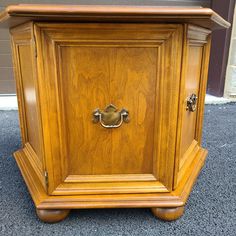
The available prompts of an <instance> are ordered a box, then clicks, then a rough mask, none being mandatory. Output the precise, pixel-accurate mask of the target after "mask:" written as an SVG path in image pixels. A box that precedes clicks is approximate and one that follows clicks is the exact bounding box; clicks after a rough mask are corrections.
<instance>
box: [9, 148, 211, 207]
mask: <svg viewBox="0 0 236 236" xmlns="http://www.w3.org/2000/svg"><path fill="white" fill-rule="evenodd" d="M206 155H207V151H206V150H205V149H200V150H199V152H198V154H197V156H196V158H195V159H194V161H193V162H192V164H191V166H190V171H189V173H190V174H189V175H185V176H184V178H183V179H182V180H181V182H180V184H179V186H178V187H177V189H176V190H175V191H173V192H171V193H155V194H151V193H149V194H128V195H127V194H110V195H105V194H104V195H76V196H49V195H47V194H46V192H45V190H44V189H43V186H42V184H41V182H40V181H39V179H38V177H37V175H36V174H35V171H34V169H33V168H32V167H31V166H30V163H29V161H28V160H27V157H26V156H25V153H24V152H23V151H22V150H19V151H17V152H15V153H14V157H15V159H16V161H17V164H18V166H19V168H20V171H21V174H22V176H23V178H24V180H25V183H26V185H27V187H28V189H29V192H30V194H31V197H32V199H33V201H34V203H35V206H36V208H37V209H80V208H122V207H124V208H131V207H136V208H143V207H166V208H168V207H179V206H183V205H185V203H186V201H187V198H188V196H189V194H190V192H191V189H192V187H193V184H194V182H195V181H196V179H197V176H198V174H199V172H200V170H201V168H202V166H203V164H204V161H205V158H206Z"/></svg>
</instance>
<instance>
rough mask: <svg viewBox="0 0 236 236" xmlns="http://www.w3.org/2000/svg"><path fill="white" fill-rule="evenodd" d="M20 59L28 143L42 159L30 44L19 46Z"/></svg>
mask: <svg viewBox="0 0 236 236" xmlns="http://www.w3.org/2000/svg"><path fill="white" fill-rule="evenodd" d="M18 53H19V55H18V57H19V65H20V68H19V69H20V77H21V82H22V89H23V91H22V92H23V96H24V105H25V116H26V127H27V131H26V132H27V141H28V142H29V143H30V145H31V146H32V148H33V149H34V151H35V152H36V154H37V156H38V157H39V158H40V157H41V155H40V154H41V152H40V145H39V143H40V142H39V127H38V123H39V119H38V115H37V107H36V91H35V84H34V79H33V67H32V58H31V45H30V42H28V43H26V44H22V45H18Z"/></svg>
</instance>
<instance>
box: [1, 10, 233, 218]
mask: <svg viewBox="0 0 236 236" xmlns="http://www.w3.org/2000/svg"><path fill="white" fill-rule="evenodd" d="M0 19H2V21H3V26H7V27H10V28H11V29H10V32H11V38H12V50H13V61H14V66H15V78H16V85H17V93H18V102H19V114H20V124H21V133H22V142H23V147H22V149H21V150H19V151H17V152H16V153H14V156H15V158H16V161H17V163H18V165H19V168H20V170H21V173H22V175H23V177H24V179H25V182H26V184H27V186H28V188H29V191H30V193H31V195H32V198H33V200H34V203H35V205H36V209H37V214H38V216H39V218H40V219H42V220H43V221H47V222H55V221H59V220H61V219H63V218H65V217H66V216H67V215H68V213H69V210H70V209H74V208H75V209H76V208H109V207H150V208H152V211H153V213H154V214H155V215H156V216H158V217H159V218H161V219H164V220H174V219H177V218H178V217H180V216H181V215H182V214H183V210H184V208H183V206H184V204H185V202H186V200H187V197H188V195H189V193H190V190H191V188H192V185H193V183H194V181H195V179H196V177H197V175H198V173H199V171H200V169H201V167H202V165H203V163H204V160H205V157H206V154H207V151H206V150H205V149H203V148H202V147H201V131H202V118H203V107H204V95H205V90H206V79H207V69H208V59H209V48H210V34H211V31H212V29H215V28H220V27H228V26H229V24H228V23H227V22H226V21H224V20H223V19H222V18H220V17H219V16H218V15H217V14H215V13H214V12H213V11H211V10H210V9H204V8H203V9H201V8H199V9H198V8H194V9H191V8H186V9H185V8H170V9H168V8H159V7H154V8H153V7H151V8H149V7H118V6H113V7H112V6H106V7H105V6H100V7H98V6H75V7H73V8H72V7H70V6H47V5H42V6H34V5H18V6H11V7H8V8H7V9H6V10H5V12H3V13H2V15H0ZM203 26H205V27H203Z"/></svg>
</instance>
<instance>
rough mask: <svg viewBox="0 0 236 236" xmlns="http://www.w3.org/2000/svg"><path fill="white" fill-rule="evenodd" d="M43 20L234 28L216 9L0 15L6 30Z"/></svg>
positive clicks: (15, 10)
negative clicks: (180, 23)
mask: <svg viewBox="0 0 236 236" xmlns="http://www.w3.org/2000/svg"><path fill="white" fill-rule="evenodd" d="M42 18H43V19H44V20H48V21H53V20H54V21H55V20H57V21H58V20H64V21H65V20H67V21H77V22H78V21H79V22H85V21H100V22H111V21H112V22H121V21H124V20H125V21H127V22H135V21H136V22H137V21H139V22H147V21H149V22H150V21H151V22H168V21H171V22H175V23H176V22H182V23H188V22H190V23H194V22H195V23H196V24H198V25H200V26H203V27H204V26H205V27H206V28H213V29H218V28H229V27H230V23H229V22H227V21H226V20H224V19H223V18H222V17H221V16H220V15H218V14H217V13H216V12H214V11H213V10H212V9H210V8H201V7H199V8H197V7H192V8H191V7H165V6H163V7H160V6H127V5H120V6H112V5H62V4H58V5H48V4H18V5H10V6H8V7H6V8H5V9H4V10H3V11H2V12H0V23H1V24H2V25H3V27H4V26H5V27H6V26H7V27H9V26H13V25H16V24H17V23H18V24H19V23H22V22H26V21H30V20H40V19H42Z"/></svg>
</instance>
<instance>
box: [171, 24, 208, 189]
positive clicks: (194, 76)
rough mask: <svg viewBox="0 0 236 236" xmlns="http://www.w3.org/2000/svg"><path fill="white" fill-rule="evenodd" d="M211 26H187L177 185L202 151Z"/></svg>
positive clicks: (180, 111)
mask: <svg viewBox="0 0 236 236" xmlns="http://www.w3.org/2000/svg"><path fill="white" fill-rule="evenodd" d="M209 34H210V31H209V30H206V29H203V28H200V27H196V26H191V25H189V26H186V40H185V53H184V63H183V77H182V83H181V98H180V110H179V130H178V131H179V132H178V134H179V136H178V141H179V149H178V150H177V155H178V157H179V158H178V160H176V161H178V164H177V165H176V166H177V172H178V177H177V178H176V182H175V183H176V186H177V185H178V183H179V182H180V181H181V179H182V178H183V177H184V175H185V174H186V173H187V171H188V168H189V166H190V165H191V163H192V162H193V161H194V159H195V157H196V156H197V154H198V152H199V151H201V133H202V120H203V108H204V98H205V91H206V81H207V70H208V60H209V48H210V40H209V38H208V35H209ZM191 96H192V97H193V96H196V105H195V106H194V107H193V110H191V108H189V107H188V101H191Z"/></svg>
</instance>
